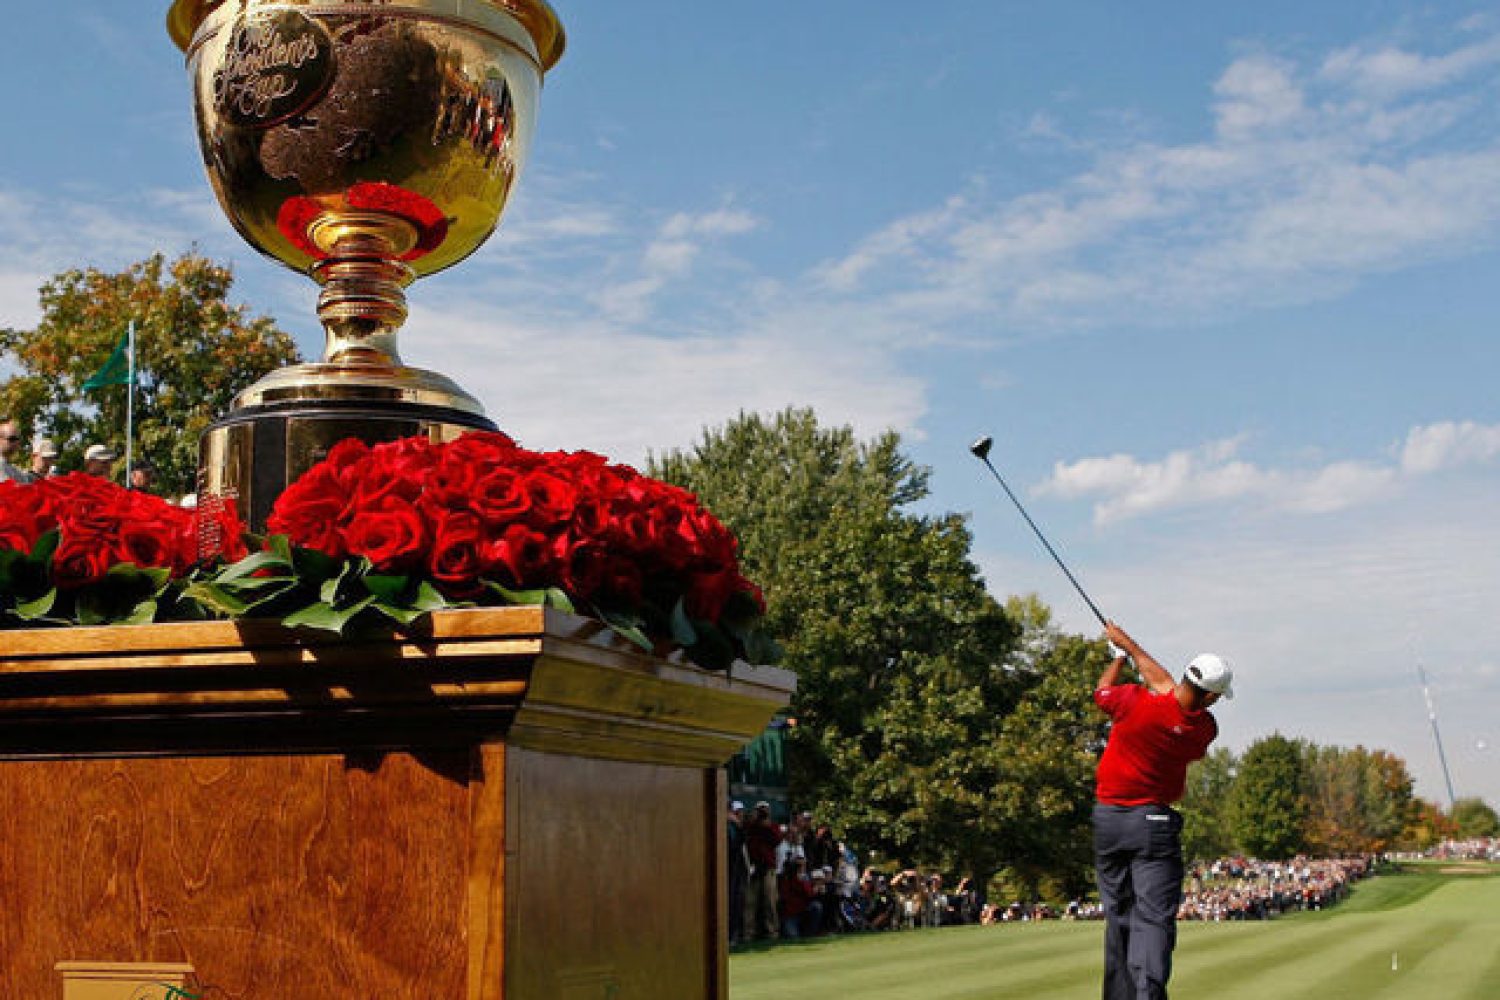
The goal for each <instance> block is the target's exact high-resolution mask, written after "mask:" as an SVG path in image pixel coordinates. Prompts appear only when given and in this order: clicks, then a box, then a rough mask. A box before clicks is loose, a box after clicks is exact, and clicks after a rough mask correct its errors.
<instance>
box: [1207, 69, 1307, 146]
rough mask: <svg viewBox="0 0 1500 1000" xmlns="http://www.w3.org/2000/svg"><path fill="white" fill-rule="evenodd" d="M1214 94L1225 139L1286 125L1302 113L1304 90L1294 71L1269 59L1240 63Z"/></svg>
mask: <svg viewBox="0 0 1500 1000" xmlns="http://www.w3.org/2000/svg"><path fill="white" fill-rule="evenodd" d="M1214 94H1215V95H1216V96H1217V97H1218V98H1219V103H1218V104H1217V105H1216V107H1215V111H1216V112H1217V114H1218V128H1219V132H1220V133H1221V134H1222V135H1225V136H1230V137H1243V136H1245V135H1247V134H1249V133H1251V132H1255V131H1257V130H1259V129H1263V128H1269V127H1273V126H1278V125H1285V124H1287V123H1288V122H1291V121H1293V120H1294V119H1296V118H1297V116H1298V115H1299V114H1301V112H1302V90H1301V88H1300V87H1298V86H1297V84H1296V83H1295V82H1294V81H1293V79H1292V67H1291V66H1290V65H1289V64H1288V63H1286V62H1284V61H1282V60H1280V59H1272V58H1270V57H1268V56H1247V57H1245V58H1243V59H1239V60H1236V61H1235V62H1234V63H1233V64H1231V65H1230V67H1229V68H1228V69H1226V70H1225V71H1224V73H1223V75H1222V76H1220V77H1219V79H1218V82H1217V83H1215V84H1214Z"/></svg>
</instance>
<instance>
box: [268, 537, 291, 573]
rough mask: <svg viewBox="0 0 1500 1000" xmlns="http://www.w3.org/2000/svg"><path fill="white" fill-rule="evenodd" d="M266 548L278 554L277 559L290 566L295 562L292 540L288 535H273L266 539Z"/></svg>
mask: <svg viewBox="0 0 1500 1000" xmlns="http://www.w3.org/2000/svg"><path fill="white" fill-rule="evenodd" d="M265 544H266V547H267V548H269V549H270V550H271V551H272V552H274V553H275V554H276V557H277V558H278V559H280V560H281V561H282V562H284V563H286V564H287V565H288V566H290V565H292V563H293V562H294V561H295V560H294V559H293V557H292V540H291V539H290V538H288V537H287V536H286V535H272V536H271V537H270V538H268V539H266V543H265Z"/></svg>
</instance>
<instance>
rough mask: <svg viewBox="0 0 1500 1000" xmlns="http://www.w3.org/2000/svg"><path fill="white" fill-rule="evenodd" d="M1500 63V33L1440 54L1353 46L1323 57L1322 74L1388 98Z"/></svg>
mask: <svg viewBox="0 0 1500 1000" xmlns="http://www.w3.org/2000/svg"><path fill="white" fill-rule="evenodd" d="M1496 63H1500V37H1492V38H1487V39H1485V40H1483V41H1481V42H1478V43H1476V44H1473V45H1468V46H1464V47H1463V48H1459V49H1455V50H1454V51H1452V52H1448V53H1445V54H1443V55H1440V56H1427V55H1423V54H1422V53H1420V52H1409V51H1406V50H1405V49H1400V48H1396V47H1395V46H1391V45H1381V46H1378V47H1370V46H1358V45H1356V46H1350V47H1349V48H1344V49H1339V50H1338V51H1336V52H1333V53H1331V54H1330V55H1329V56H1328V58H1327V59H1325V60H1324V61H1323V65H1322V68H1321V73H1322V75H1323V76H1324V77H1325V78H1326V79H1328V80H1332V81H1334V82H1336V83H1341V84H1346V85H1348V86H1350V87H1353V88H1355V89H1356V90H1359V91H1361V92H1363V93H1366V94H1370V95H1372V96H1375V97H1379V98H1388V97H1392V96H1395V95H1398V94H1404V93H1408V92H1411V91H1418V90H1429V89H1432V88H1435V87H1442V86H1446V85H1448V84H1451V83H1453V82H1454V81H1456V80H1458V79H1461V78H1462V77H1464V76H1465V75H1467V74H1470V73H1473V72H1476V71H1478V70H1482V69H1484V68H1486V67H1488V66H1491V65H1494V64H1496Z"/></svg>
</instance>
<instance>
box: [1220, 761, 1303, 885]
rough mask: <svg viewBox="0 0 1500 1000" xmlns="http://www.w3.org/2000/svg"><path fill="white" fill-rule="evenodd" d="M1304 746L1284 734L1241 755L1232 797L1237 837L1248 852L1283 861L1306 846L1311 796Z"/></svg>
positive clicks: (1232, 818)
mask: <svg viewBox="0 0 1500 1000" xmlns="http://www.w3.org/2000/svg"><path fill="white" fill-rule="evenodd" d="M1302 755H1303V747H1302V745H1301V744H1300V743H1298V742H1296V741H1294V740H1289V739H1287V738H1286V737H1285V736H1281V735H1280V734H1272V735H1270V736H1265V737H1262V738H1261V739H1259V740H1256V741H1255V742H1254V743H1252V744H1251V745H1250V747H1249V748H1248V749H1247V750H1246V751H1245V753H1244V754H1243V756H1241V757H1240V762H1239V768H1238V770H1237V772H1236V774H1235V781H1234V791H1233V793H1232V795H1231V796H1230V810H1229V815H1230V822H1231V823H1232V824H1233V828H1234V839H1235V841H1236V843H1238V845H1239V846H1240V848H1241V849H1242V850H1244V851H1245V853H1247V854H1249V855H1251V856H1253V857H1257V858H1264V859H1266V860H1272V861H1274V860H1282V859H1286V858H1290V857H1293V856H1294V855H1296V854H1298V853H1300V852H1301V851H1302V850H1303V846H1304V844H1303V833H1304V829H1305V826H1306V818H1307V800H1306V798H1305V797H1304V795H1303V790H1302V786H1303V767H1302Z"/></svg>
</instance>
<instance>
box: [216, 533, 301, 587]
mask: <svg viewBox="0 0 1500 1000" xmlns="http://www.w3.org/2000/svg"><path fill="white" fill-rule="evenodd" d="M277 537H280V536H277ZM291 568H292V561H291V559H289V558H286V559H284V558H282V557H281V555H280V554H279V553H276V552H252V553H250V554H249V555H248V556H246V557H245V558H243V559H241V560H240V561H239V562H237V563H235V564H233V565H232V566H225V567H224V568H223V569H222V570H220V571H219V572H218V573H216V574H214V579H215V581H216V582H218V583H228V582H229V581H231V580H239V579H243V578H247V577H251V576H253V575H254V574H256V573H258V572H260V571H261V570H263V569H276V570H282V571H286V570H290V569H291Z"/></svg>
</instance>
